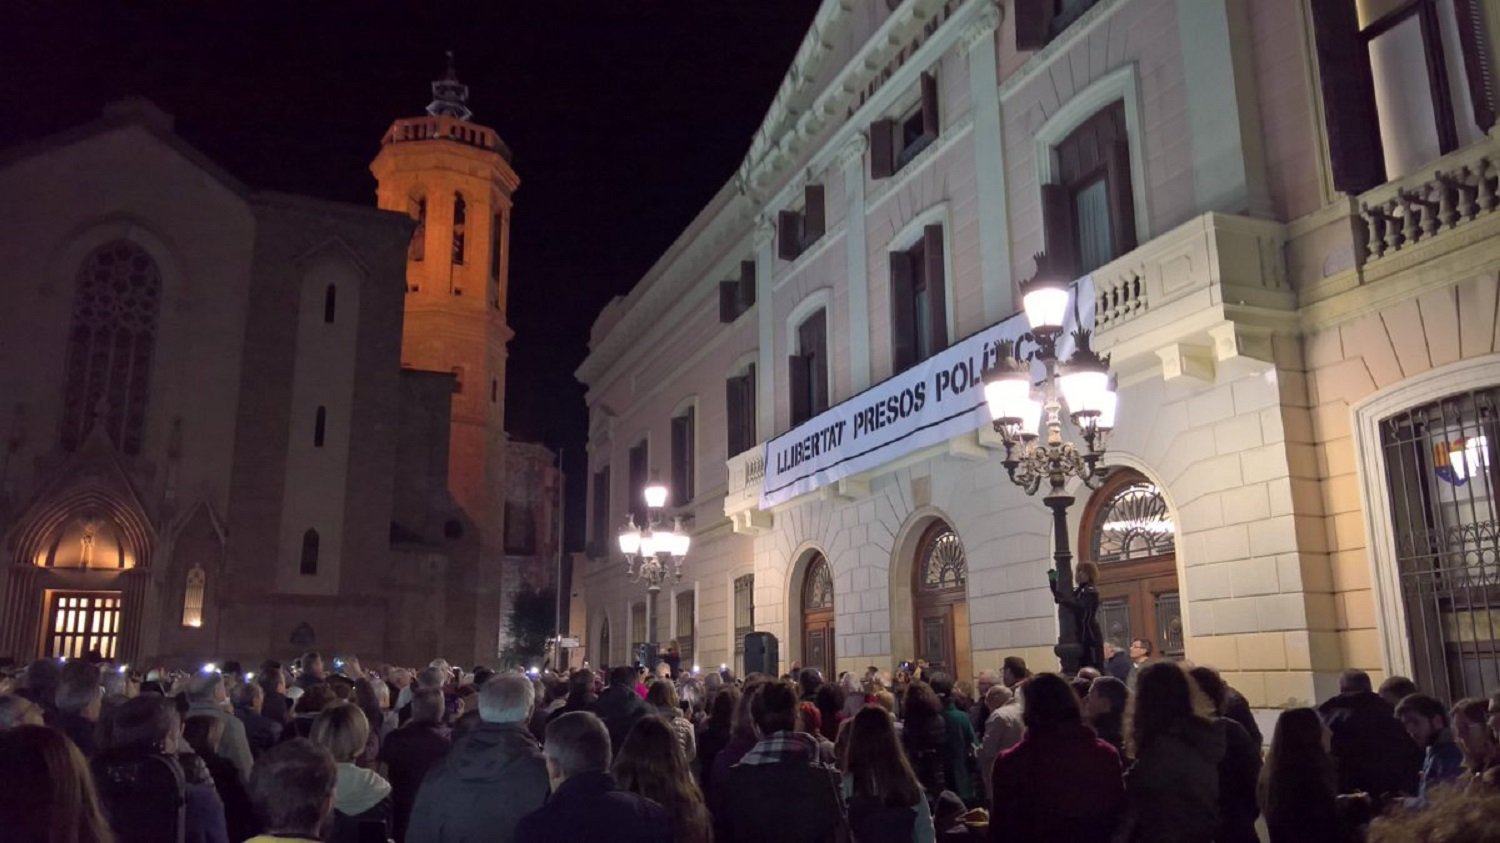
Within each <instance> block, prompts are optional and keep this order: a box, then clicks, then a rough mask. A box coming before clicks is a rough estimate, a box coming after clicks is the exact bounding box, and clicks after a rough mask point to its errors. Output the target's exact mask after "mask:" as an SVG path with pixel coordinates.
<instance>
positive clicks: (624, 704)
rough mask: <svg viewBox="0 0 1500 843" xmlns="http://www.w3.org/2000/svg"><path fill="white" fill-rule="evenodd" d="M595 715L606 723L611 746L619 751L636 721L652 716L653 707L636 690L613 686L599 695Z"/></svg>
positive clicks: (624, 686) (605, 726)
mask: <svg viewBox="0 0 1500 843" xmlns="http://www.w3.org/2000/svg"><path fill="white" fill-rule="evenodd" d="M594 713H595V714H598V715H599V719H600V720H603V721H604V728H606V729H608V730H609V743H610V746H611V747H612V748H614V749H615V750H619V748H620V745H621V744H623V743H624V742H625V736H626V735H628V734H630V728H631V727H632V726H634V725H635V721H637V720H639V719H641V718H642V717H645V716H646V715H647V714H650V713H651V707H650V706H648V705H646V701H645V700H643V699H641V698H640V696H639V695H638V694H636V692H635V689H634V688H631V687H630V686H628V685H611V686H609V687H608V688H605V689H604V693H602V694H600V695H599V701H598V702H596V703H595V704H594Z"/></svg>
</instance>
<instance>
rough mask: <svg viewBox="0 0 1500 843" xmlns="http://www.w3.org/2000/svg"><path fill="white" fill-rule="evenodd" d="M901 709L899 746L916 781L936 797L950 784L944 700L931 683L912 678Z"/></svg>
mask: <svg viewBox="0 0 1500 843" xmlns="http://www.w3.org/2000/svg"><path fill="white" fill-rule="evenodd" d="M901 711H902V720H901V746H902V748H904V749H905V750H906V757H907V759H908V760H910V761H911V766H912V769H913V770H915V771H916V773H917V781H919V782H921V783H922V788H923V789H924V790H926V791H927V793H928V794H930V795H931V796H933V797H936V796H937V795H938V794H940V793H942V792H943V791H945V790H947V789H948V787H949V779H948V772H949V770H950V765H949V761H950V759H949V742H948V721H947V717H946V716H945V715H944V708H943V703H942V701H941V700H939V699H938V696H937V694H935V693H933V691H932V686H931V685H928V684H927V683H926V682H912V683H911V685H909V686H907V689H906V698H905V699H904V700H903V701H902V706H901Z"/></svg>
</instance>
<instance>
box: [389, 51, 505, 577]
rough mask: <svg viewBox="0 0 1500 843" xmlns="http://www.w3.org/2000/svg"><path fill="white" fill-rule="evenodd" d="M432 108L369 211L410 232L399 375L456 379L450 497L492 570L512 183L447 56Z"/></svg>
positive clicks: (403, 142) (404, 132) (408, 133)
mask: <svg viewBox="0 0 1500 843" xmlns="http://www.w3.org/2000/svg"><path fill="white" fill-rule="evenodd" d="M432 96H433V99H432V102H431V103H430V104H429V105H428V106H427V113H426V115H424V116H421V117H408V118H402V119H398V120H396V121H395V122H394V123H392V124H391V127H390V129H388V130H387V131H386V133H385V137H384V138H382V139H381V147H380V153H379V154H378V155H376V156H375V160H374V161H373V162H372V163H371V164H370V170H371V172H373V173H374V174H375V179H376V181H377V182H378V186H377V188H376V193H377V203H378V204H379V206H380V207H381V208H383V209H385V210H391V211H401V212H403V213H406V214H408V215H410V216H411V217H412V218H413V219H414V220H416V223H417V228H416V231H415V232H414V233H413V235H412V240H411V245H410V248H409V250H408V252H407V262H406V317H405V323H404V327H403V330H402V337H401V363H402V366H403V367H408V368H413V369H422V370H427V371H435V372H450V373H452V374H453V376H454V381H455V382H454V393H453V417H452V426H451V439H450V442H449V451H448V472H449V473H448V477H449V480H448V484H449V489H450V490H451V491H452V494H453V497H454V498H455V499H456V500H457V501H458V504H459V505H460V506H461V507H463V509H464V511H465V512H466V513H467V514H468V516H469V518H470V519H471V520H472V521H473V522H474V524H476V525H477V526H478V528H479V533H480V543H481V546H482V548H483V551H482V552H483V555H484V556H485V557H487V558H488V559H498V558H499V556H500V555H501V549H502V545H503V542H502V537H501V529H502V528H501V525H503V524H504V523H505V429H504V426H505V360H506V343H507V342H509V341H510V338H511V330H510V327H509V325H508V324H507V323H506V293H507V291H508V289H509V286H508V284H507V281H508V279H507V275H508V272H509V264H510V212H511V196H512V194H514V193H515V190H516V187H517V185H519V184H520V179H519V178H517V176H516V172H515V170H513V169H511V164H510V159H511V154H510V149H509V148H508V147H507V146H506V145H505V143H504V142H503V141H501V140H500V136H499V135H498V134H496V133H495V130H494V129H491V128H489V127H487V126H482V125H480V124H478V123H475V122H473V121H472V120H471V118H472V116H473V113H472V112H471V111H470V110H469V107H468V105H467V102H468V98H469V88H468V86H467V85H464V84H462V83H461V82H459V81H458V77H457V75H456V74H455V72H454V69H453V54H452V53H451V52H450V53H449V54H448V72H447V75H446V76H445V77H444V78H442V79H439V80H437V81H435V82H433V83H432ZM450 537H451V536H450ZM481 578H482V579H483V578H484V577H483V575H481ZM479 585H480V586H481V587H483V586H484V585H485V584H484V583H480V584H479Z"/></svg>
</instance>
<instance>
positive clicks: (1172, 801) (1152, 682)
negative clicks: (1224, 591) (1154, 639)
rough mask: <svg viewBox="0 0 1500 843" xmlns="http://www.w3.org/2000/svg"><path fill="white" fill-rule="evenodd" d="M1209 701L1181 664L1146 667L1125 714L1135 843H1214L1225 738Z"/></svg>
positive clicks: (1127, 784) (1130, 813)
mask: <svg viewBox="0 0 1500 843" xmlns="http://www.w3.org/2000/svg"><path fill="white" fill-rule="evenodd" d="M1211 711H1212V707H1211V705H1210V704H1209V701H1208V698H1207V697H1205V696H1204V695H1203V692H1202V691H1201V690H1199V689H1198V686H1197V684H1196V683H1194V682H1193V681H1192V680H1191V679H1189V678H1188V674H1187V671H1186V670H1184V669H1183V667H1182V666H1181V665H1179V664H1177V663H1176V662H1170V661H1163V662H1155V663H1152V664H1148V665H1146V666H1145V667H1143V668H1141V672H1140V674H1139V676H1138V677H1137V679H1136V686H1135V696H1134V697H1133V698H1132V699H1131V701H1130V706H1129V708H1128V709H1127V710H1126V715H1125V719H1126V729H1125V750H1126V752H1128V753H1129V754H1130V755H1131V756H1132V757H1134V758H1135V766H1133V767H1131V768H1130V775H1129V776H1127V777H1126V781H1125V794H1126V798H1127V802H1128V806H1129V807H1128V815H1127V827H1128V831H1129V836H1128V839H1129V840H1130V841H1131V843H1148V842H1149V843H1209V841H1211V840H1213V839H1214V835H1215V833H1216V832H1217V831H1218V824H1219V761H1220V759H1222V758H1223V757H1224V736H1223V733H1222V732H1220V731H1219V730H1218V729H1216V728H1215V727H1214V724H1213V723H1212V722H1211V721H1210V720H1209V719H1208V715H1209V713H1210V712H1211Z"/></svg>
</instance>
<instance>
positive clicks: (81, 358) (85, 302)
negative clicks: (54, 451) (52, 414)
mask: <svg viewBox="0 0 1500 843" xmlns="http://www.w3.org/2000/svg"><path fill="white" fill-rule="evenodd" d="M160 311H161V273H160V271H159V270H158V269H157V266H156V262H155V261H153V260H152V259H151V256H150V255H148V254H146V252H145V251H144V250H142V249H141V247H139V246H137V245H136V244H134V243H131V242H130V241H128V240H116V241H114V242H111V243H106V244H105V245H103V246H100V247H99V248H98V249H95V250H94V252H93V254H91V255H89V256H88V258H87V259H86V260H85V261H84V262H83V267H82V268H81V269H80V270H79V274H78V287H77V292H76V293H75V294H74V299H73V327H72V330H71V332H70V333H69V335H68V362H67V370H66V371H67V386H66V387H65V389H64V393H63V395H64V398H63V422H62V447H63V448H64V449H66V450H70V451H71V450H73V449H74V448H76V447H78V445H79V444H80V443H81V442H83V439H84V437H86V436H87V435H88V433H89V431H90V430H91V429H92V428H93V426H94V422H95V420H96V419H97V420H98V421H101V422H102V423H103V424H104V430H105V433H106V434H107V435H108V436H109V439H110V441H111V442H113V443H115V446H116V447H117V448H119V449H120V450H121V451H123V452H125V453H127V454H138V453H140V451H141V442H142V438H143V436H144V433H145V427H146V405H147V401H148V399H149V398H150V387H151V358H152V352H153V351H154V349H155V346H156V322H157V316H158V314H159V313H160Z"/></svg>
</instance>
